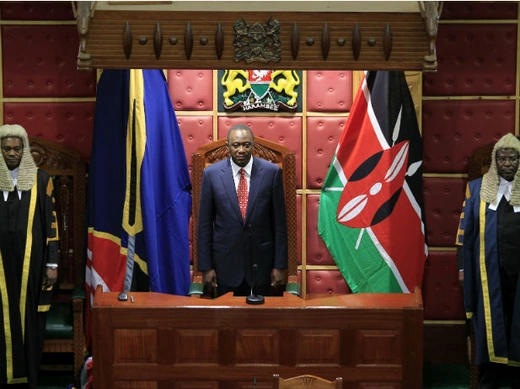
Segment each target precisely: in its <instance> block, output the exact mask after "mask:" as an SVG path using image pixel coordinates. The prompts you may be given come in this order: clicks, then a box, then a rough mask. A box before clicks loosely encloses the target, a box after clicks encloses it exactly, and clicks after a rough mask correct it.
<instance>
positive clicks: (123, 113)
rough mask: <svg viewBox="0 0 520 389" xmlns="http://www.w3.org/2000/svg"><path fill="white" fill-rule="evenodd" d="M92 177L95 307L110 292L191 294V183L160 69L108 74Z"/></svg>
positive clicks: (100, 97) (89, 278)
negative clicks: (98, 292)
mask: <svg viewBox="0 0 520 389" xmlns="http://www.w3.org/2000/svg"><path fill="white" fill-rule="evenodd" d="M97 90H98V93H97V99H96V114H95V119H94V136H93V144H92V155H91V160H90V172H89V193H88V195H89V199H88V251H87V253H88V259H87V266H86V284H87V285H86V286H87V291H88V292H89V297H90V301H92V298H93V292H94V290H95V288H96V287H97V285H102V286H103V289H104V290H106V291H107V290H110V291H122V290H130V289H133V290H150V291H152V292H161V293H170V294H177V295H187V293H188V288H189V283H190V247H189V237H188V228H189V227H188V225H189V218H190V214H191V193H190V190H191V183H190V176H189V172H188V164H187V161H186V155H185V151H184V145H183V143H182V138H181V134H180V130H179V127H178V124H177V119H176V117H175V112H174V110H173V106H172V103H171V100H170V96H169V94H168V87H167V83H166V79H165V77H164V74H163V72H162V71H161V70H134V69H132V70H104V71H103V73H102V74H101V77H100V80H99V83H98V88H97Z"/></svg>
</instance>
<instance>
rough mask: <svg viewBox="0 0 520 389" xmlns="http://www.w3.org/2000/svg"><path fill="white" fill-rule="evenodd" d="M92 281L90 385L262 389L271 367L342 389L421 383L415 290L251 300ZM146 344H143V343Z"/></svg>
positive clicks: (113, 388)
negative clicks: (126, 288) (129, 292)
mask: <svg viewBox="0 0 520 389" xmlns="http://www.w3.org/2000/svg"><path fill="white" fill-rule="evenodd" d="M132 297H133V302H132V299H130V300H129V301H126V302H121V301H118V300H117V293H103V292H102V291H101V289H98V291H97V292H96V296H95V302H94V306H93V309H92V318H93V321H92V323H93V342H94V343H93V356H94V358H95V360H96V374H95V375H94V380H95V382H94V386H95V387H96V388H111V389H118V388H135V389H141V388H146V389H150V388H154V389H171V388H183V389H184V388H186V389H194V388H208V389H209V388H211V389H223V388H225V389H239V388H252V387H253V383H254V382H256V388H257V389H260V388H265V389H267V388H271V385H272V375H273V374H274V373H276V374H280V376H282V377H293V376H296V375H300V374H309V373H310V374H316V375H318V376H320V377H324V378H326V379H329V380H333V379H335V378H336V377H342V378H343V387H344V388H345V389H349V388H351V389H357V388H363V389H366V388H393V389H395V388H419V387H421V385H422V342H423V340H422V326H423V322H422V320H423V308H422V299H421V295H420V292H419V291H418V290H417V291H416V293H415V294H357V295H338V296H323V297H322V296H308V298H307V299H306V300H303V299H300V298H298V297H296V296H293V295H290V294H286V295H284V296H283V297H267V298H266V302H265V304H263V305H259V306H252V305H247V304H246V303H245V299H244V298H243V297H233V296H232V295H231V294H228V295H225V296H222V297H220V298H218V299H215V300H206V299H192V298H188V297H182V296H172V295H166V294H159V293H133V296H132ZM144 345H146V347H144Z"/></svg>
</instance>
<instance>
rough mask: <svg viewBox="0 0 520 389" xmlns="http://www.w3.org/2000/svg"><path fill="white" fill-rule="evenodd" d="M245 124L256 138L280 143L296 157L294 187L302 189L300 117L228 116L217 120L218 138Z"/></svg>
mask: <svg viewBox="0 0 520 389" xmlns="http://www.w3.org/2000/svg"><path fill="white" fill-rule="evenodd" d="M238 123H245V124H247V125H248V126H249V127H251V129H252V130H253V132H254V133H255V135H256V136H259V137H261V138H265V139H268V140H271V141H273V142H277V143H280V144H282V145H284V146H285V147H288V148H289V150H291V151H292V152H293V153H295V155H296V186H297V187H298V188H301V187H302V121H301V118H300V117H287V116H283V117H276V118H275V117H269V116H247V117H240V116H230V117H225V116H224V117H219V118H218V137H219V139H222V138H225V137H226V136H227V133H228V131H229V129H230V128H231V127H232V126H234V125H235V124H238Z"/></svg>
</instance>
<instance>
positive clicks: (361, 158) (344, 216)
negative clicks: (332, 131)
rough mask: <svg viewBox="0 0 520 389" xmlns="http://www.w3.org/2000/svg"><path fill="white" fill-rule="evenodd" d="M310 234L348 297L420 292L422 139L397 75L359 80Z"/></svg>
mask: <svg viewBox="0 0 520 389" xmlns="http://www.w3.org/2000/svg"><path fill="white" fill-rule="evenodd" d="M318 232H319V234H320V236H321V237H322V239H323V241H324V242H325V244H326V245H327V248H328V249H329V252H330V253H331V255H332V257H333V258H334V260H335V261H336V264H337V265H338V268H339V270H340V271H341V273H342V275H343V277H344V278H345V280H346V282H347V284H348V285H349V287H350V288H351V290H352V291H353V292H354V293H363V292H374V293H389V292H405V293H407V292H413V290H414V287H415V286H421V284H422V277H423V270H424V261H425V259H426V255H427V246H426V243H425V235H424V223H423V204H422V140H421V136H420V134H419V129H418V125H417V118H416V115H415V109H414V105H413V101H412V97H411V95H410V91H409V89H408V85H407V83H406V79H405V77H404V73H403V72H383V71H378V72H368V73H367V74H366V77H365V79H364V81H363V83H362V85H361V87H360V90H359V92H358V94H357V96H356V98H355V101H354V104H353V106H352V109H351V111H350V116H349V118H348V120H347V124H346V127H345V130H344V131H343V134H342V135H341V139H340V141H339V144H338V147H337V149H336V154H335V155H334V157H333V160H332V163H331V165H330V169H329V172H328V174H327V177H326V179H325V182H324V184H323V187H322V191H321V195H320V208H319V215H318Z"/></svg>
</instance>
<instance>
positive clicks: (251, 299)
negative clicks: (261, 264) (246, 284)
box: [246, 263, 264, 305]
mask: <svg viewBox="0 0 520 389" xmlns="http://www.w3.org/2000/svg"><path fill="white" fill-rule="evenodd" d="M257 270H258V265H257V264H256V263H255V264H254V265H253V276H252V280H251V294H250V295H249V296H246V303H248V304H254V305H256V304H263V303H264V296H262V295H259V294H256V293H255V292H256V290H255V289H256V272H257Z"/></svg>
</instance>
